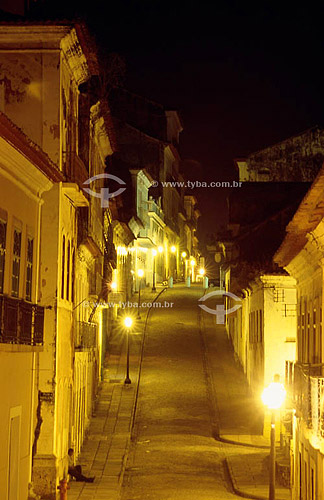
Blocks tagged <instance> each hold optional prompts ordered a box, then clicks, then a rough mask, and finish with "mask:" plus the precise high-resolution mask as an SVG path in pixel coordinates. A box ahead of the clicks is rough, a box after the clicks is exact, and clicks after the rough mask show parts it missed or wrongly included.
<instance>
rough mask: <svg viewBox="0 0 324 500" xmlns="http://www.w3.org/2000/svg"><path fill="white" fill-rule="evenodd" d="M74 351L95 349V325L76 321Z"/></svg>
mask: <svg viewBox="0 0 324 500" xmlns="http://www.w3.org/2000/svg"><path fill="white" fill-rule="evenodd" d="M75 328H76V337H75V346H76V349H91V348H96V347H97V330H98V326H97V324H96V323H87V322H85V321H76V323H75Z"/></svg>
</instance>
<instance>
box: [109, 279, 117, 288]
mask: <svg viewBox="0 0 324 500" xmlns="http://www.w3.org/2000/svg"><path fill="white" fill-rule="evenodd" d="M110 288H111V289H112V290H116V288H117V283H116V282H115V281H113V282H112V283H111V284H110Z"/></svg>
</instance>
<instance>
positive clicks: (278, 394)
mask: <svg viewBox="0 0 324 500" xmlns="http://www.w3.org/2000/svg"><path fill="white" fill-rule="evenodd" d="M261 399H262V402H263V404H264V405H265V406H267V407H268V408H269V409H270V410H278V409H279V408H281V406H282V405H283V403H284V401H285V399H286V389H285V388H284V386H283V384H281V383H280V382H271V384H269V385H268V387H266V388H265V389H264V391H263V393H262V396H261Z"/></svg>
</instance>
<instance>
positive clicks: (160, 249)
mask: <svg viewBox="0 0 324 500" xmlns="http://www.w3.org/2000/svg"><path fill="white" fill-rule="evenodd" d="M158 251H159V253H162V252H163V247H162V246H161V245H160V246H159V247H158Z"/></svg>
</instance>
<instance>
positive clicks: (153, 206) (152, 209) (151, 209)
mask: <svg viewBox="0 0 324 500" xmlns="http://www.w3.org/2000/svg"><path fill="white" fill-rule="evenodd" d="M148 214H149V216H150V217H152V216H153V217H154V216H157V217H158V218H159V219H160V220H161V221H162V222H163V221H164V214H163V211H162V208H160V207H159V206H158V204H157V203H155V201H154V200H149V202H148Z"/></svg>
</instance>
